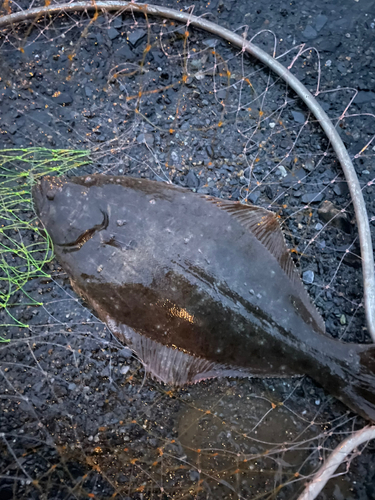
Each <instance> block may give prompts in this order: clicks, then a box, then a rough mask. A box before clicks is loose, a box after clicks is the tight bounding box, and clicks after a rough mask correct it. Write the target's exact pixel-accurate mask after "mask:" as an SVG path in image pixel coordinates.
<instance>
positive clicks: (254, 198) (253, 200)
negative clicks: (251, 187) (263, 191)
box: [247, 191, 260, 205]
mask: <svg viewBox="0 0 375 500" xmlns="http://www.w3.org/2000/svg"><path fill="white" fill-rule="evenodd" d="M259 196H260V192H259V191H254V192H253V193H251V194H249V196H248V197H247V199H248V200H249V201H250V202H251V203H252V204H253V205H255V204H256V202H257V201H258V198H259Z"/></svg>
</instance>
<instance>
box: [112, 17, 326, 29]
mask: <svg viewBox="0 0 375 500" xmlns="http://www.w3.org/2000/svg"><path fill="white" fill-rule="evenodd" d="M318 17H319V16H318ZM112 25H113V27H114V28H116V29H119V28H121V26H122V19H121V16H117V17H116V19H115V20H114V21H113V23H112Z"/></svg>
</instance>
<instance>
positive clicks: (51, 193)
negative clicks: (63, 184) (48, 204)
mask: <svg viewBox="0 0 375 500" xmlns="http://www.w3.org/2000/svg"><path fill="white" fill-rule="evenodd" d="M46 197H47V200H50V201H52V200H54V198H55V192H54V191H53V190H52V189H49V190H48V191H47V192H46Z"/></svg>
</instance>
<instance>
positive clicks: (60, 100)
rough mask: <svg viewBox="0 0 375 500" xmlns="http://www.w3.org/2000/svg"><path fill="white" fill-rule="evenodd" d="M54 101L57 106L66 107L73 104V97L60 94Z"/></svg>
mask: <svg viewBox="0 0 375 500" xmlns="http://www.w3.org/2000/svg"><path fill="white" fill-rule="evenodd" d="M55 101H56V102H57V104H61V105H64V106H65V105H66V104H71V103H72V102H73V97H72V96H71V95H70V94H68V92H60V93H59V94H58V95H57V96H56V97H55Z"/></svg>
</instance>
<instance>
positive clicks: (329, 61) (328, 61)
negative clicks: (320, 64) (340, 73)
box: [325, 59, 332, 68]
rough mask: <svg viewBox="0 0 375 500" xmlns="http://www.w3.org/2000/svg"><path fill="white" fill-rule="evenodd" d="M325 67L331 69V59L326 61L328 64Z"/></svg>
mask: <svg viewBox="0 0 375 500" xmlns="http://www.w3.org/2000/svg"><path fill="white" fill-rule="evenodd" d="M325 65H326V66H327V68H330V67H331V66H332V61H331V59H327V60H326V64H325Z"/></svg>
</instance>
